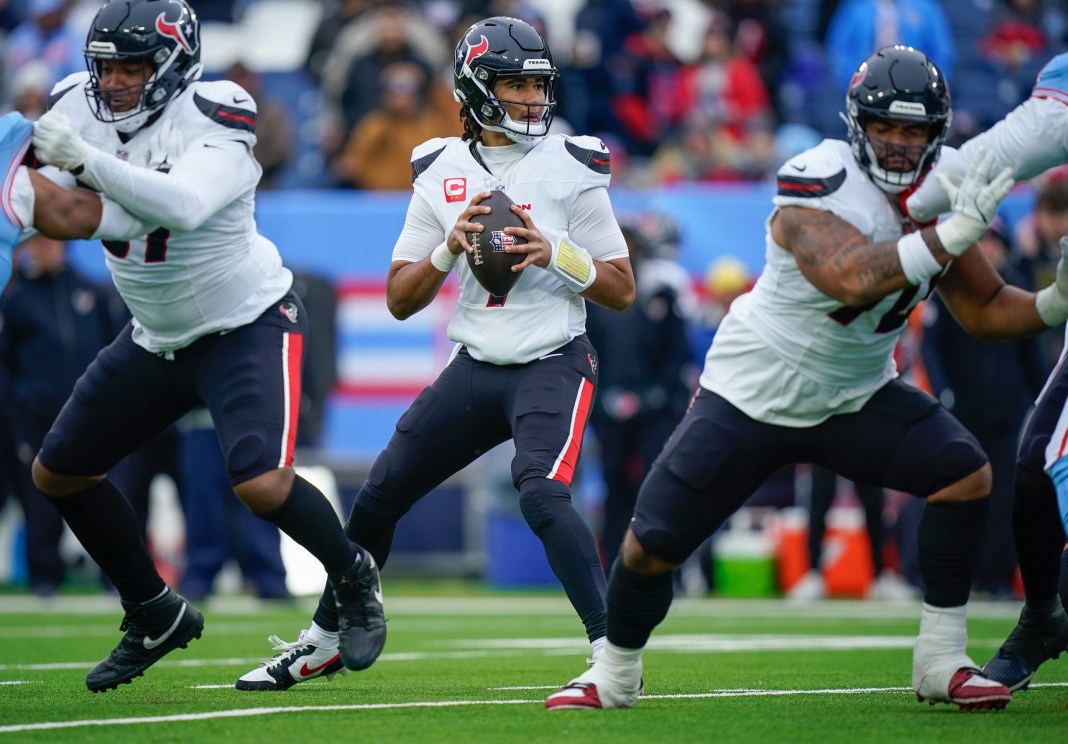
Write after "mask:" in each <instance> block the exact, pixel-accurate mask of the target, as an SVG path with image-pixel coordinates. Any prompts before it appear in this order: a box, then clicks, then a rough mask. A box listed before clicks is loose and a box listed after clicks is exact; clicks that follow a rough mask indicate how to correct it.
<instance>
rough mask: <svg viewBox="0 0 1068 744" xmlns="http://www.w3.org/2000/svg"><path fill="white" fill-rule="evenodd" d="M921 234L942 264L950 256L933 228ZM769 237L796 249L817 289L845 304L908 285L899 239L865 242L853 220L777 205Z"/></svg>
mask: <svg viewBox="0 0 1068 744" xmlns="http://www.w3.org/2000/svg"><path fill="white" fill-rule="evenodd" d="M920 235H921V236H922V237H923V240H924V242H925V243H926V244H927V247H928V248H929V249H930V251H931V254H932V255H933V256H934V258H935V260H936V261H937V262H938V263H939V264H940V265H942V266H945V265H946V264H948V263H949V262H950V261H951V260H952V259H953V256H951V255H950V254H949V253H947V252H946V250H945V248H943V247H942V243H941V242H940V241H939V239H938V236H937V235H936V234H935V229H934V228H933V227H926V228H924V229H923V230H922V231H921V233H920ZM771 237H772V239H773V240H774V241H775V243H776V244H778V245H779V247H781V248H782V249H783V250H786V251H789V252H791V253H793V254H794V260H796V261H797V266H798V268H799V269H800V270H801V273H802V274H804V275H805V278H806V279H808V280H809V281H810V282H811V283H812V285H813V286H814V287H816V289H818V290H819V291H821V292H823V293H824V294H825V295H827V296H828V297H833V298H835V299H836V300H839V301H840V302H842V303H843V304H846V305H853V306H858V305H866V304H868V303H869V302H872V301H873V300H878V299H881V298H882V297H885V296H886V295H888V294H890V293H891V292H896V291H898V290H901V289H904V288H905V287H907V286H909V281H908V279H906V278H905V274H904V272H903V271H902V269H901V259H900V258H899V257H898V246H897V240H896V239H895V240H884V241H882V242H879V243H869V242H868V241H867V239H866V238H865V237H864V235H863V234H862V233H861V232H860V231H859V230H857V229H856V228H855V227H853V225H851V224H849V223H848V222H846V221H845V220H843V219H842V218H841V217H838V216H837V215H835V214H832V213H831V212H827V211H824V210H820V209H806V208H804V207H793V206H786V207H780V208H779V210H778V211H777V212H776V213H775V215H774V216H773V217H772V219H771Z"/></svg>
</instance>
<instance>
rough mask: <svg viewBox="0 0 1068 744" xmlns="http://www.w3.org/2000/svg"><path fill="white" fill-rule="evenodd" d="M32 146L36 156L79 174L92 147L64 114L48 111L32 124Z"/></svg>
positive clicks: (50, 163)
mask: <svg viewBox="0 0 1068 744" xmlns="http://www.w3.org/2000/svg"><path fill="white" fill-rule="evenodd" d="M33 146H34V149H35V150H36V152H37V157H38V158H39V159H40V160H41V161H42V162H44V163H48V164H49V165H54V166H56V167H57V168H62V169H63V170H66V171H71V172H73V173H74V175H79V172H80V170H79V169H81V168H84V167H85V161H86V160H88V159H89V156H90V154H92V151H93V148H92V147H90V146H89V144H88V143H87V142H86V141H85V140H83V139H82V138H81V135H79V134H78V133H77V132H76V131H74V127H72V126H71V124H70V119H68V118H67V116H66V114H63V113H60V112H58V111H48V112H46V113H45V114H44V115H42V116H41V118H40V119H39V120H38V121H37V123H36V124H34V125H33Z"/></svg>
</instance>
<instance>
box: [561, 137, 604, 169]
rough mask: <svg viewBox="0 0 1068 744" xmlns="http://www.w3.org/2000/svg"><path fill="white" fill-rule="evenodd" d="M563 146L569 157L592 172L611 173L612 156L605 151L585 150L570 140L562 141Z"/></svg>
mask: <svg viewBox="0 0 1068 744" xmlns="http://www.w3.org/2000/svg"><path fill="white" fill-rule="evenodd" d="M564 147H565V148H567V151H568V152H569V153H570V154H571V157H573V158H574V159H575V160H577V161H579V162H580V163H582V164H583V165H585V166H586V167H587V168H589V169H590V170H591V171H593V172H594V173H603V174H604V175H609V174H611V172H612V156H611V154H609V153H608V152H607V151H606V152H602V151H600V150H587V149H586V148H585V147H579V146H578V145H576V144H575V143H574V142H571V141H570V140H569V141H567V142H564Z"/></svg>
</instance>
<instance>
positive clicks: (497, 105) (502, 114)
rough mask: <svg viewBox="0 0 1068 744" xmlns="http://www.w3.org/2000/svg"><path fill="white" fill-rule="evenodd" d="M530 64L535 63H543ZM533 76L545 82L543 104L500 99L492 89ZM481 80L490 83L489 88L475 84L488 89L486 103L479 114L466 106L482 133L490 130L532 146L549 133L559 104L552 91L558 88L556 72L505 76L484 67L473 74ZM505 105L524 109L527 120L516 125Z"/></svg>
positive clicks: (479, 109) (485, 85)
mask: <svg viewBox="0 0 1068 744" xmlns="http://www.w3.org/2000/svg"><path fill="white" fill-rule="evenodd" d="M529 61H531V62H535V61H540V60H529ZM532 76H533V77H538V78H542V79H543V80H544V82H545V101H544V102H543V103H529V102H527V101H517V100H511V99H508V98H499V97H498V96H497V95H496V94H495V93H494V92H493V88H494V87H495V86H496V83H497V82H498V81H500V80H507V79H510V78H515V77H532ZM480 77H484V78H485V79H486V80H488V81H490V82H489V84H482V83H481V82H476V84H479V85H481V86H482V87H484V88H485V91H486V92H485V100H484V101H483V102H482V105H481V106H479V107H478V109H477V110H475V107H474V106H471V105H468V106H467V108H468V111H469V112H470V114H471V115H472V116H473V117H474V118H475V121H477V122H478V124H479V126H481V127H482V128H483V129H488V130H490V131H491V132H501V133H502V134H504V135H505V136H507V137H508V139H510V140H512V141H513V142H533V141H534V140H537V139H539V138H541V137H544V136H545V135H547V134H548V133H549V125H550V124H552V120H553V115H554V113H555V110H556V101H555V99H554V98H553V90H554V88H555V87H556V77H557V73H556V72H555V71H554V72H552V73H548V74H543V73H529V74H527V75H502V74H499V73H495V72H492V71H488V70H486V68H484V67H478V68H476V69H475V71H474V80H475V81H479V78H480ZM505 104H508V105H509V106H512V107H520V110H523V108H524V107H525V110H526V116H524V117H521V120H520V121H516V120H515V119H513V118H512V117H511V116H510V115H509V114H508V109H507V108H506V107H505Z"/></svg>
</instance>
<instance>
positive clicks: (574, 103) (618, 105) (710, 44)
mask: <svg viewBox="0 0 1068 744" xmlns="http://www.w3.org/2000/svg"><path fill="white" fill-rule="evenodd" d="M191 4H192V5H193V7H194V8H195V9H196V10H197V12H198V13H199V14H200V16H201V19H202V21H203V23H204V35H205V37H207V36H208V35H209V34H210V37H211V44H209V45H207V46H206V49H207V50H208V51H210V50H216V51H215V53H214V56H208V57H205V60H204V62H205V67H206V68H207V74H208V76H219V77H227V78H230V79H234V80H236V81H237V82H239V83H241V84H242V85H244V86H245V87H246V88H248V89H249V92H250V93H252V94H253V95H254V96H255V97H256V98H257V100H258V102H259V109H260V111H259V125H258V134H259V138H260V146H259V147H258V148H257V152H256V155H257V157H258V158H259V159H260V161H261V162H262V164H263V166H264V172H265V174H264V182H263V187H264V188H287V187H341V188H354V189H406V188H407V187H408V184H409V181H410V173H409V168H408V155H409V154H410V152H411V148H412V147H413V146H414V145H416V144H418V143H420V142H422V141H424V140H426V139H427V138H428V137H430V136H445V135H448V134H450V133H456V134H459V133H460V131H461V130H460V125H459V120H458V118H457V112H458V107H457V104H456V103H455V102H454V101H453V100H452V96H451V78H450V74H451V69H452V59H451V50H452V49H453V47H454V44H455V41H456V39H457V38H458V37H459V35H460V34H461V32H462V31H463V30H464V29H465V28H466V27H467V26H468V25H470V23H471V22H472V21H474V20H477V19H479V18H482V17H485V16H488V15H511V16H516V17H519V18H523V19H524V20H526V21H528V22H530V23H532V24H533V25H535V26H536V27H537V28H538V29H539V30H540V31H542V32H543V33H544V34H545V35H546V36H547V38H548V39H549V42H550V45H551V47H552V49H553V52H554V55H555V58H556V63H557V65H558V66H559V67H560V69H561V71H562V76H561V83H560V86H559V88H558V91H559V93H558V98H559V106H558V114H557V118H556V123H555V127H556V128H557V129H558V130H559V131H563V132H568V131H574V132H580V133H583V134H596V135H598V136H600V137H602V138H603V139H604V140H605V142H606V143H608V144H609V146H610V147H611V149H612V152H613V176H614V183H615V184H617V185H629V186H635V187H645V186H655V185H661V184H665V183H674V182H680V181H687V182H695V181H718V182H722V181H759V180H764V179H767V178H769V177H770V176H772V175H773V174H774V172H775V170H776V169H777V167H778V166H779V165H780V164H781V163H782V162H783V161H784V160H786V159H787V158H789V157H790V156H791V155H793V154H795V153H797V152H799V151H800V150H802V149H804V148H806V147H808V146H811V145H812V144H814V143H816V142H818V141H819V140H820V139H821V138H823V137H827V136H830V137H838V136H841V135H842V134H843V133H844V125H843V124H842V123H841V121H840V119H839V116H838V114H839V112H840V111H841V110H842V102H843V97H844V92H845V89H846V86H847V84H848V81H849V77H850V75H851V74H852V72H853V70H854V68H855V66H856V64H857V60H860V59H863V58H864V57H865V56H866V55H867V54H868V53H869V52H870V50H871V49H873V48H876V47H879V46H883V45H885V44H890V43H897V42H903V43H906V44H911V45H914V46H916V47H918V48H920V49H922V50H924V51H925V52H926V53H927V54H929V55H930V56H931V57H932V58H933V59H934V60H935V61H936V62H937V63H938V64H939V65H940V66H941V68H942V69H943V70H944V71H945V72H946V74H947V76H948V77H949V80H950V86H951V89H952V91H953V95H954V131H953V133H952V135H951V138H950V143H951V144H953V143H954V142H960V141H963V140H964V139H967V138H968V137H970V136H972V135H974V134H975V133H976V132H978V131H980V130H981V129H983V128H985V127H987V126H989V125H990V124H991V123H993V122H994V121H996V120H997V119H999V118H1000V117H1001V116H1003V115H1004V114H1005V113H1006V112H1007V111H1009V110H1010V109H1011V108H1012V107H1013V106H1015V105H1016V104H1017V103H1019V102H1020V101H1021V100H1022V99H1023V98H1024V97H1025V96H1026V95H1027V94H1028V93H1029V91H1030V88H1031V85H1032V83H1033V82H1034V79H1035V75H1036V73H1037V72H1038V70H1039V69H1040V68H1041V66H1042V64H1044V62H1045V61H1046V60H1048V59H1049V58H1050V57H1051V56H1053V55H1054V54H1057V53H1059V52H1061V51H1064V50H1065V48H1068V45H1066V41H1068V39H1066V35H1068V3H1066V2H1065V0H953V2H946V1H945V0H942V1H940V0H567V1H566V2H563V1H557V0H193V2H191ZM97 7H98V0H0V30H2V32H3V34H4V36H3V39H2V41H0V45H2V46H0V49H2V54H0V58H2V61H3V65H4V70H3V75H2V77H0V79H2V81H3V87H2V89H0V100H2V101H3V102H4V105H5V107H6V108H15V109H18V110H20V111H23V112H24V113H26V114H27V115H28V116H30V117H31V118H32V117H33V116H35V115H38V114H39V113H40V111H41V110H42V108H43V106H44V102H45V100H46V97H47V91H48V89H49V88H50V87H51V85H53V84H54V83H55V82H56V81H57V80H59V79H61V78H62V77H63V76H65V75H67V74H69V73H71V72H74V71H78V70H81V69H84V60H83V58H82V53H81V50H82V46H83V44H84V29H85V28H86V26H87V21H88V18H89V17H91V14H92V13H93V12H95V9H96V8H97ZM206 53H207V51H206Z"/></svg>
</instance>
